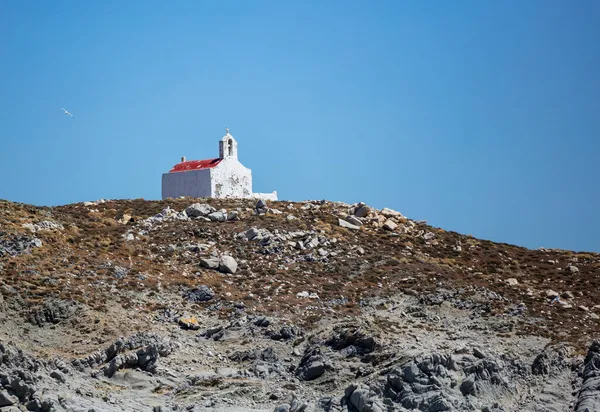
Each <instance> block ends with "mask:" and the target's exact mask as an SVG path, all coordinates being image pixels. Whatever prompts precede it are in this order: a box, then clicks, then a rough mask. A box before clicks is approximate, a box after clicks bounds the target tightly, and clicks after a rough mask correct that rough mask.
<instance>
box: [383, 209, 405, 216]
mask: <svg viewBox="0 0 600 412" xmlns="http://www.w3.org/2000/svg"><path fill="white" fill-rule="evenodd" d="M379 213H381V214H382V215H383V216H385V217H395V218H403V217H404V216H402V213H400V212H396V211H395V210H392V209H388V208H387V207H384V208H383V209H381V212H379Z"/></svg>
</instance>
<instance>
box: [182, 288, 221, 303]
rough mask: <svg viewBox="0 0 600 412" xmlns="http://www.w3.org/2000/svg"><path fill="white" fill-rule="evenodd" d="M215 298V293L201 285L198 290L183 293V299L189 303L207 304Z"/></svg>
mask: <svg viewBox="0 0 600 412" xmlns="http://www.w3.org/2000/svg"><path fill="white" fill-rule="evenodd" d="M214 296H215V292H213V291H212V289H211V288H209V287H208V286H206V285H202V286H200V287H199V288H195V289H191V290H188V291H187V292H185V293H184V297H185V298H186V299H187V300H189V301H190V302H194V303H197V302H207V301H209V300H211V299H212V298H213V297H214Z"/></svg>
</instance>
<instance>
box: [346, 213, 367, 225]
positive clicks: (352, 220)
mask: <svg viewBox="0 0 600 412" xmlns="http://www.w3.org/2000/svg"><path fill="white" fill-rule="evenodd" d="M346 222H348V223H350V224H353V225H354V226H362V224H363V222H362V220H360V219H359V218H358V217H355V216H352V215H348V216H346Z"/></svg>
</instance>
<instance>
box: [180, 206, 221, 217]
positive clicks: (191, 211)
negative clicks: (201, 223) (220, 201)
mask: <svg viewBox="0 0 600 412" xmlns="http://www.w3.org/2000/svg"><path fill="white" fill-rule="evenodd" d="M215 210H216V209H215V208H214V207H212V206H211V205H207V204H206V203H194V204H193V205H190V206H188V207H187V208H186V209H185V213H186V214H187V215H188V216H189V217H200V216H207V215H209V214H210V213H213V212H214V211H215Z"/></svg>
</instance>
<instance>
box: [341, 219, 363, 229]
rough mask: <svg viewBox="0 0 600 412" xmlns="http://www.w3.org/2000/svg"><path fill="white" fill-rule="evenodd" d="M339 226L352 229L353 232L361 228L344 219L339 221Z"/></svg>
mask: <svg viewBox="0 0 600 412" xmlns="http://www.w3.org/2000/svg"><path fill="white" fill-rule="evenodd" d="M338 224H339V225H340V226H341V227H345V228H346V229H351V230H359V229H360V226H356V225H353V224H352V223H348V222H346V221H345V220H342V219H338Z"/></svg>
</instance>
